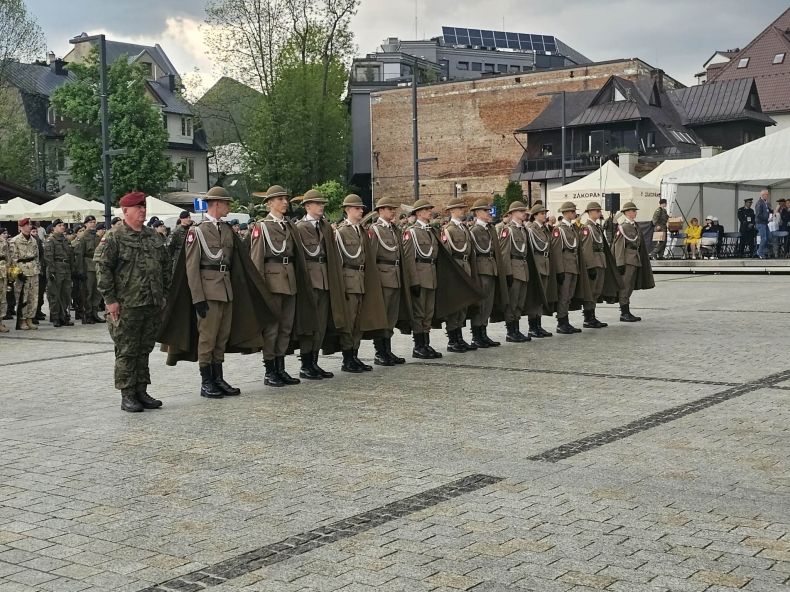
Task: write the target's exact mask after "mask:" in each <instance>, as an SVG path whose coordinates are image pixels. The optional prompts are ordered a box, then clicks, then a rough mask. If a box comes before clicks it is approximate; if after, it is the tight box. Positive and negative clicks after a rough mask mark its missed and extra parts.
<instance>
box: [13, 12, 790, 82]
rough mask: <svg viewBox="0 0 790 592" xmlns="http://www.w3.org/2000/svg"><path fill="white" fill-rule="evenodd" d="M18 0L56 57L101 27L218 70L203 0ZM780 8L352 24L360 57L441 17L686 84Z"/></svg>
mask: <svg viewBox="0 0 790 592" xmlns="http://www.w3.org/2000/svg"><path fill="white" fill-rule="evenodd" d="M27 5H28V9H29V10H30V11H31V12H32V13H33V14H35V15H36V17H37V18H38V20H39V23H40V25H41V27H42V28H43V29H44V32H45V34H46V37H47V43H48V47H49V49H51V50H52V51H54V52H55V53H56V54H57V55H59V56H62V55H64V54H65V53H66V52H67V51H68V47H69V45H68V40H69V38H70V37H72V36H74V35H77V34H79V33H80V32H82V31H86V32H88V33H90V34H95V33H101V32H103V33H106V34H108V35H109V36H110V38H111V39H115V40H120V41H131V42H137V43H144V44H153V43H159V44H160V45H162V46H163V47H164V49H165V51H166V52H167V54H168V56H169V57H170V58H171V60H172V61H173V62H174V64H175V65H176V67H177V68H179V70H180V71H181V73H182V74H185V73H189V72H192V71H194V70H195V69H198V70H199V71H200V72H201V74H202V76H203V84H210V83H211V81H212V80H214V79H215V78H216V77H218V76H219V75H220V74H221V72H220V71H219V69H218V68H217V67H216V66H215V65H214V64H212V63H211V59H210V57H209V56H207V55H206V51H205V48H204V46H203V43H202V39H203V31H202V27H204V26H205V25H203V19H204V12H203V9H204V6H205V1H204V0H134V1H131V0H71V1H70V2H68V3H64V4H61V3H60V2H57V3H56V2H54V1H53V0H27ZM56 5H59V6H61V7H62V8H61V7H58V8H56V7H55V6H56ZM787 7H788V3H787V0H759V2H744V1H743V0H718V1H717V2H715V3H711V2H710V1H709V0H661V1H660V2H659V1H656V0H604V1H599V2H592V1H590V0H564V1H562V2H556V1H555V2H551V1H549V2H547V1H545V0H542V1H535V0H487V1H486V2H481V1H480V0H394V1H393V0H362V4H361V7H360V10H359V13H358V14H357V16H356V17H355V18H354V20H353V24H352V28H353V30H354V32H355V34H356V40H357V45H358V48H359V49H358V53H359V54H360V55H364V54H365V53H370V52H373V51H375V49H376V47H377V46H378V45H379V44H380V43H381V41H382V40H383V39H384V38H385V37H400V38H401V39H413V38H414V37H415V31H416V33H417V36H419V37H420V38H422V37H425V38H429V37H433V36H437V35H441V27H442V25H446V26H454V27H471V28H480V29H495V30H503V29H504V30H506V31H515V32H523V33H539V34H543V35H555V36H557V37H559V38H560V39H561V40H562V41H564V42H565V43H567V44H568V45H570V46H571V47H573V48H574V49H576V50H577V51H580V52H581V53H583V54H584V55H586V56H587V57H588V58H590V59H592V60H596V61H598V60H608V59H615V58H630V57H638V58H641V59H642V60H644V61H646V62H648V63H649V64H651V65H654V66H657V67H660V68H663V69H664V70H665V71H666V72H667V73H668V74H669V75H670V76H672V77H674V78H677V79H679V80H680V81H681V82H684V83H685V84H693V83H694V73H695V72H697V71H699V70H700V69H701V66H702V64H703V63H704V62H705V60H707V58H708V57H710V55H711V54H712V53H713V51H714V50H715V49H728V48H734V47H743V45H745V44H746V43H748V42H749V41H750V40H751V39H752V38H753V37H754V36H755V35H756V34H757V33H759V32H760V31H762V30H763V29H764V28H765V27H766V26H768V24H770V23H771V21H773V20H774V19H776V18H777V17H778V16H779V15H780V14H781V13H782V11H784V10H786V9H787ZM415 15H416V16H417V19H416V26H415Z"/></svg>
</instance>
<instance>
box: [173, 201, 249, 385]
mask: <svg viewBox="0 0 790 592" xmlns="http://www.w3.org/2000/svg"><path fill="white" fill-rule="evenodd" d="M205 200H206V203H207V205H208V210H207V211H206V219H205V220H204V221H203V222H200V223H199V224H195V225H194V226H192V227H190V229H189V231H188V232H187V236H186V242H185V245H186V246H185V247H184V248H185V249H186V275H187V281H188V283H189V290H190V292H191V294H192V306H193V307H194V309H195V312H196V313H197V330H198V347H197V349H198V367H199V368H200V381H201V382H200V396H201V397H207V398H209V399H220V398H222V397H225V396H235V395H238V394H240V393H241V391H240V390H239V389H237V388H235V387H232V386H231V385H230V384H228V383H227V382H225V379H224V377H223V373H222V364H223V363H224V362H225V348H226V346H227V343H228V338H229V337H230V328H231V323H232V320H233V286H232V285H231V278H230V271H231V262H232V261H233V248H234V243H233V229H232V228H231V226H230V224H228V223H227V222H223V221H222V217H223V216H226V215H227V214H228V211H229V208H230V200H231V198H230V195H229V194H228V192H227V191H225V189H223V188H222V187H212V188H211V189H209V190H208V192H207V193H206V195H205Z"/></svg>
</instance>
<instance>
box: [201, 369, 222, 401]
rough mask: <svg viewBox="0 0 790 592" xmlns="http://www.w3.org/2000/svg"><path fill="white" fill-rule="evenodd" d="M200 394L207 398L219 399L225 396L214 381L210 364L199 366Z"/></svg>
mask: <svg viewBox="0 0 790 592" xmlns="http://www.w3.org/2000/svg"><path fill="white" fill-rule="evenodd" d="M200 396H201V397H206V398H207V399H221V398H222V397H224V396H225V395H223V394H222V391H221V390H219V387H218V386H217V385H216V383H215V382H214V373H213V372H212V370H211V365H210V364H206V365H205V366H201V367H200Z"/></svg>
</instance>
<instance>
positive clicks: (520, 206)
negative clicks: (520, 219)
mask: <svg viewBox="0 0 790 592" xmlns="http://www.w3.org/2000/svg"><path fill="white" fill-rule="evenodd" d="M527 209H528V208H527V206H525V205H524V202H521V201H514V202H513V203H512V204H510V207H509V208H508V210H507V213H508V214H509V213H511V212H526V211H527Z"/></svg>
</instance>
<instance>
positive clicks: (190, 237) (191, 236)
mask: <svg viewBox="0 0 790 592" xmlns="http://www.w3.org/2000/svg"><path fill="white" fill-rule="evenodd" d="M194 242H195V231H194V230H190V231H189V233H188V234H187V244H188V245H191V244H192V243H194Z"/></svg>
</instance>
